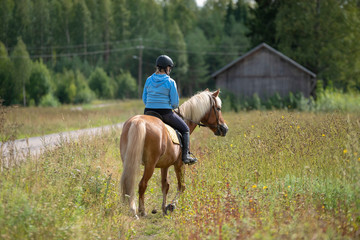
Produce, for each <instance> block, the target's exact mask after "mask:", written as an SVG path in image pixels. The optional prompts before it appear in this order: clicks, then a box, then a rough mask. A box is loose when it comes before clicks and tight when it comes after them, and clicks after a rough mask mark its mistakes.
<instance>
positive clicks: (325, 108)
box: [223, 88, 360, 112]
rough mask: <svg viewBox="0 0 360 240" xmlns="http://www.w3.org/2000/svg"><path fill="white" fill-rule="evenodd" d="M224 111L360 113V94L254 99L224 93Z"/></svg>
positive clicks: (322, 93)
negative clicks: (314, 97) (315, 97)
mask: <svg viewBox="0 0 360 240" xmlns="http://www.w3.org/2000/svg"><path fill="white" fill-rule="evenodd" d="M223 99H224V100H223V102H224V109H223V110H224V111H235V112H239V111H244V110H275V109H280V110H297V111H312V112H330V111H342V112H360V93H359V92H355V91H353V92H346V93H344V92H343V91H341V90H336V89H333V88H328V89H325V90H321V91H320V90H319V91H318V93H317V99H316V100H314V99H313V98H312V97H311V98H305V97H304V96H303V94H302V93H295V94H293V93H290V94H289V95H288V96H286V97H281V96H280V95H279V94H274V95H273V96H271V97H270V98H268V99H260V98H259V96H258V95H257V94H254V95H253V96H252V97H236V96H235V95H233V94H232V93H230V92H227V91H226V90H225V91H224V96H223Z"/></svg>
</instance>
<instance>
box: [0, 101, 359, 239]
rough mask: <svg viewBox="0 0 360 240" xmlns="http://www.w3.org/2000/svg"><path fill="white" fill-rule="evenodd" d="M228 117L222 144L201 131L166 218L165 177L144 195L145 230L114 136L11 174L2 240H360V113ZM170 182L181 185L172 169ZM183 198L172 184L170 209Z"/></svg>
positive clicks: (156, 178) (69, 147)
mask: <svg viewBox="0 0 360 240" xmlns="http://www.w3.org/2000/svg"><path fill="white" fill-rule="evenodd" d="M126 102H127V103H129V102H131V101H126ZM138 102H139V101H138ZM122 103H123V102H122ZM136 105H138V106H137V107H138V109H139V110H140V109H141V108H142V107H141V104H136ZM129 106H130V105H129ZM129 106H128V107H129ZM133 106H134V105H133ZM130 108H131V107H130ZM27 110H28V109H27ZM43 110H44V109H43ZM49 110H51V109H49ZM113 112H115V111H113ZM82 114H83V113H82ZM97 115H100V114H97ZM65 116H66V114H65ZM223 117H224V118H225V119H226V121H227V124H228V126H229V128H230V131H229V132H228V134H227V136H226V137H224V138H221V139H220V138H219V137H215V136H214V135H213V132H212V131H210V130H208V129H205V128H200V129H199V128H197V129H196V130H195V131H194V133H193V135H192V139H193V140H195V139H196V141H192V145H191V148H192V152H193V153H194V154H195V155H196V156H201V159H200V160H199V162H198V163H197V164H196V165H193V166H186V171H185V176H184V179H185V183H186V190H185V191H184V192H183V193H182V194H181V195H180V197H179V198H178V201H177V204H176V209H175V211H174V212H173V213H171V214H169V215H168V216H165V217H164V216H163V215H162V213H161V209H160V208H161V203H162V196H161V184H159V182H160V176H161V174H160V171H159V170H158V169H155V174H154V175H153V176H152V178H151V179H150V181H149V182H148V187H147V191H146V193H145V199H146V200H145V208H146V210H147V213H148V215H147V216H146V217H143V218H141V219H140V221H136V220H135V219H134V218H133V216H132V215H131V213H129V207H128V205H127V204H122V201H121V195H120V194H119V180H120V174H121V172H122V164H121V163H120V164H119V159H120V153H119V136H120V132H119V131H114V130H113V131H110V132H103V134H101V135H98V136H96V137H95V136H92V135H85V136H83V137H80V138H79V139H77V141H76V142H67V141H60V142H59V143H58V144H57V147H56V148H54V149H49V148H47V147H45V149H44V153H43V155H41V156H38V157H37V156H36V157H35V156H34V157H31V158H30V157H29V158H28V159H27V161H25V162H23V163H22V165H21V166H20V167H14V168H11V169H4V171H3V172H2V174H1V175H0V182H1V187H2V188H1V191H0V236H1V238H2V239H5V240H7V239H117V238H119V239H133V238H136V239H148V238H154V239H237V238H244V239H293V238H295V239H296V238H301V239H309V238H313V237H314V236H316V237H317V238H319V239H356V238H357V234H358V231H359V223H360V222H359V220H360V212H359V209H360V198H359V195H360V186H359V174H360V158H359V157H360V155H359V154H360V145H359V141H358V139H359V137H360V136H359V134H360V129H359V128H360V126H359V124H358V118H359V115H358V114H353V113H350V114H340V113H309V112H302V113H297V112H286V111H268V112H259V111H251V112H242V113H238V114H235V113H226V114H224V115H223ZM114 139H115V140H114ZM1 163H2V162H0V164H1ZM169 174H170V177H171V179H175V173H174V172H173V170H172V169H171V170H170V172H169ZM137 179H138V180H140V176H139V178H137ZM176 189H177V184H176V180H175V181H171V182H170V189H169V195H168V202H170V201H171V200H172V199H173V197H174V196H175V195H176ZM153 209H156V210H158V213H157V214H151V213H150V212H151V211H152V210H153Z"/></svg>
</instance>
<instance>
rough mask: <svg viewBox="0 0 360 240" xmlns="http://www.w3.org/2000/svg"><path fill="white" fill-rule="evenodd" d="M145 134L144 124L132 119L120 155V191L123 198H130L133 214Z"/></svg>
mask: <svg viewBox="0 0 360 240" xmlns="http://www.w3.org/2000/svg"><path fill="white" fill-rule="evenodd" d="M145 134H146V126H145V122H144V121H142V120H141V119H134V120H133V121H132V122H131V125H130V127H129V131H128V134H127V139H126V149H125V152H124V153H121V156H122V157H123V159H122V160H123V172H122V175H121V181H120V184H121V191H122V195H123V197H124V198H127V197H129V198H130V199H129V200H130V208H131V209H132V210H133V211H135V214H136V204H135V200H134V197H135V181H136V176H137V173H138V172H139V168H140V163H141V161H142V155H143V151H144V142H145Z"/></svg>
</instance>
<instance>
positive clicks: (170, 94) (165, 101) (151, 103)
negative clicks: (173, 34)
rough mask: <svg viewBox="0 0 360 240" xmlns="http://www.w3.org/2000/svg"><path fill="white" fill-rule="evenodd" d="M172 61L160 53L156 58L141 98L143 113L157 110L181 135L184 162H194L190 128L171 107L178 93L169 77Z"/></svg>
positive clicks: (175, 105) (174, 103) (175, 102)
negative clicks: (190, 149)
mask: <svg viewBox="0 0 360 240" xmlns="http://www.w3.org/2000/svg"><path fill="white" fill-rule="evenodd" d="M173 66H174V63H173V61H172V60H171V58H170V57H168V56H166V55H161V56H159V57H158V58H157V59H156V71H155V73H153V74H152V75H151V76H150V77H148V79H147V80H146V83H145V86H144V91H143V96H142V99H143V101H144V103H145V110H144V113H145V112H147V111H154V112H157V113H158V114H160V115H161V116H162V119H163V122H164V123H166V124H168V125H170V126H171V127H173V128H175V129H177V130H178V131H179V132H180V133H181V134H182V136H183V150H182V161H183V162H184V163H185V164H189V165H191V164H194V163H196V162H197V159H196V158H193V157H191V156H190V153H189V143H190V130H189V127H188V126H187V125H186V123H185V122H184V120H183V119H182V118H180V117H179V116H178V115H177V114H175V113H174V112H173V111H172V109H175V108H177V107H178V106H179V95H178V93H177V89H176V83H175V81H174V80H173V79H172V78H170V76H169V75H170V72H171V69H172V68H173Z"/></svg>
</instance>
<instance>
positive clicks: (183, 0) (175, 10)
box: [164, 0, 197, 35]
mask: <svg viewBox="0 0 360 240" xmlns="http://www.w3.org/2000/svg"><path fill="white" fill-rule="evenodd" d="M164 11H166V17H165V19H166V20H165V21H166V22H169V23H170V22H173V21H176V22H178V23H181V24H180V25H179V27H180V29H181V32H182V33H183V34H184V35H186V34H187V33H188V32H189V31H191V30H192V29H193V28H194V26H195V24H194V22H195V20H196V11H197V6H196V2H195V1H194V0H169V1H168V2H167V4H166V5H165V6H164Z"/></svg>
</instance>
